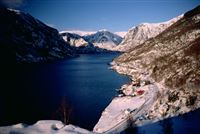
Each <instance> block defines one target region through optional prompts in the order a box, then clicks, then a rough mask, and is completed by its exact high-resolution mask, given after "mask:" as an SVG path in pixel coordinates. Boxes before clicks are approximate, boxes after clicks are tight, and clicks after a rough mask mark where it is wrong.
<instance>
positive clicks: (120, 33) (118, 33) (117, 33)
mask: <svg viewBox="0 0 200 134" xmlns="http://www.w3.org/2000/svg"><path fill="white" fill-rule="evenodd" d="M126 33H127V32H125V31H123V32H115V33H114V34H116V35H119V36H120V37H122V38H124V36H125V35H126Z"/></svg>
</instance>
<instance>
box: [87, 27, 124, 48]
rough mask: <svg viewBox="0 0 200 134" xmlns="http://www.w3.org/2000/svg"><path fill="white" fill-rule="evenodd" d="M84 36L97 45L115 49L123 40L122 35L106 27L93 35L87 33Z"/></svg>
mask: <svg viewBox="0 0 200 134" xmlns="http://www.w3.org/2000/svg"><path fill="white" fill-rule="evenodd" d="M83 38H84V39H85V40H86V41H88V42H90V43H93V44H94V45H95V46H97V47H99V48H103V49H107V50H113V49H114V47H116V46H117V45H118V44H120V43H121V41H122V37H120V36H118V35H116V34H114V33H111V32H109V31H108V30H106V29H103V30H99V31H97V32H96V33H94V34H91V35H85V36H83Z"/></svg>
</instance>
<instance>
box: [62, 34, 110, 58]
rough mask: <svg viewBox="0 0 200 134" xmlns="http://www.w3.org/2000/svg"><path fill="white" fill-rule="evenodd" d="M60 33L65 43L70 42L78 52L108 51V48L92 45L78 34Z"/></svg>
mask: <svg viewBox="0 0 200 134" xmlns="http://www.w3.org/2000/svg"><path fill="white" fill-rule="evenodd" d="M60 35H61V36H62V38H63V39H64V40H65V42H66V43H68V44H70V45H71V46H72V47H75V50H76V52H77V53H79V54H88V53H104V52H110V51H109V50H106V49H103V48H99V47H97V46H94V45H93V44H92V43H90V42H87V41H85V39H84V37H82V36H80V35H78V34H75V33H68V32H60Z"/></svg>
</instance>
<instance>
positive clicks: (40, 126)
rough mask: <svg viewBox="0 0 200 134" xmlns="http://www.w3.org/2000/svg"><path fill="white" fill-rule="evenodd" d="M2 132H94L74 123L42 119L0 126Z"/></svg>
mask: <svg viewBox="0 0 200 134" xmlns="http://www.w3.org/2000/svg"><path fill="white" fill-rule="evenodd" d="M0 134H94V133H93V132H90V131H88V130H85V129H82V128H79V127H76V126H74V125H64V124H63V123H62V122H61V121H56V120H42V121H38V122H37V123H35V124H34V125H30V126H27V125H25V124H22V123H20V124H17V125H12V126H5V127H0Z"/></svg>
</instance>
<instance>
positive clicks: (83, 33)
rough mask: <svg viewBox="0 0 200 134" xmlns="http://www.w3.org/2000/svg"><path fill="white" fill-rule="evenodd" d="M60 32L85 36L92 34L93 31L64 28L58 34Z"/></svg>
mask: <svg viewBox="0 0 200 134" xmlns="http://www.w3.org/2000/svg"><path fill="white" fill-rule="evenodd" d="M62 33H72V34H78V35H80V36H86V35H90V34H94V33H95V31H81V30H66V31H61V32H60V34H62Z"/></svg>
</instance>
